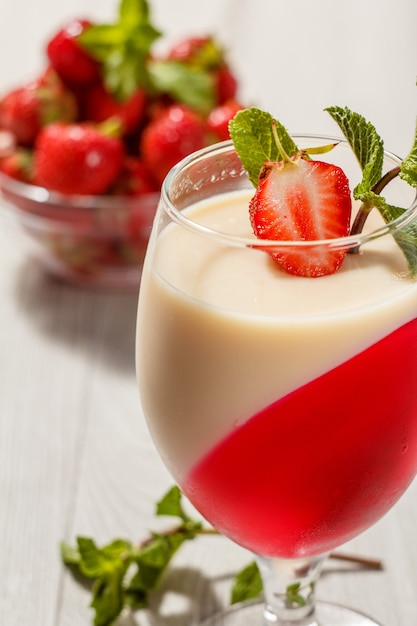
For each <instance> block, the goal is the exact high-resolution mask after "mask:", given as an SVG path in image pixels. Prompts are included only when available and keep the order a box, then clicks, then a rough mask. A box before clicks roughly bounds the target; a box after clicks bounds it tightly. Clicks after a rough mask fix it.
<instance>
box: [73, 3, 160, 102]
mask: <svg viewBox="0 0 417 626" xmlns="http://www.w3.org/2000/svg"><path fill="white" fill-rule="evenodd" d="M160 36H161V33H160V31H159V30H157V29H156V28H155V27H154V26H153V24H152V23H151V20H150V10H149V4H148V2H146V0H122V2H121V4H120V7H119V16H118V20H117V21H116V22H115V23H113V24H94V25H92V26H91V27H89V28H88V29H86V30H85V31H83V32H82V33H81V35H80V36H79V37H78V41H79V42H80V44H81V45H82V46H83V47H84V48H85V49H86V50H87V51H88V53H89V54H91V56H92V57H94V58H95V59H97V61H99V62H100V63H101V64H102V71H103V81H104V84H105V85H106V87H107V89H108V90H109V91H110V92H111V93H112V94H114V96H115V97H116V98H118V99H120V100H125V99H127V98H129V96H131V95H132V94H133V93H134V91H135V90H136V89H138V88H141V87H148V83H149V78H148V71H147V62H148V57H149V52H150V50H151V47H152V44H153V43H154V42H155V41H156V40H157V39H158V37H160Z"/></svg>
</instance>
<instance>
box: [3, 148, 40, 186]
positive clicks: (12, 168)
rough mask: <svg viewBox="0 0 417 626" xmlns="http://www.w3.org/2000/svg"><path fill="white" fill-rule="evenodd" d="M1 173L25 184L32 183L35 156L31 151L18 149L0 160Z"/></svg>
mask: <svg viewBox="0 0 417 626" xmlns="http://www.w3.org/2000/svg"><path fill="white" fill-rule="evenodd" d="M0 171H2V172H3V174H6V175H7V176H10V177H11V178H15V179H16V180H20V181H22V182H24V183H30V182H32V178H33V154H32V151H31V150H27V149H26V148H21V147H17V148H15V150H14V151H13V152H10V153H8V154H7V155H6V156H4V157H3V158H0Z"/></svg>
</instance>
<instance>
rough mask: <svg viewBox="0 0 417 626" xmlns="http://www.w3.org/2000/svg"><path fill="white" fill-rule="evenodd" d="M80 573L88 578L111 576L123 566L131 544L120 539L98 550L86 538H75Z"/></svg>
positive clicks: (130, 549) (92, 542)
mask: <svg viewBox="0 0 417 626" xmlns="http://www.w3.org/2000/svg"><path fill="white" fill-rule="evenodd" d="M77 544H78V550H79V553H80V571H81V572H82V573H83V574H84V576H87V577H88V578H97V577H99V576H103V575H106V574H111V573H112V572H114V571H115V570H117V569H118V568H119V567H120V565H121V564H123V563H124V562H125V561H126V560H127V558H126V557H128V556H129V555H130V553H131V551H132V544H131V543H130V542H128V541H124V540H122V539H116V540H115V541H112V543H110V544H108V545H107V546H104V548H98V547H97V545H96V544H95V542H94V541H93V540H92V539H90V538H88V537H77Z"/></svg>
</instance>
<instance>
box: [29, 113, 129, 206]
mask: <svg viewBox="0 0 417 626" xmlns="http://www.w3.org/2000/svg"><path fill="white" fill-rule="evenodd" d="M124 154H125V150H124V146H123V142H122V140H121V139H120V138H119V137H114V136H110V135H108V134H105V133H104V132H103V130H102V129H101V128H99V127H97V126H94V125H92V124H87V123H72V124H65V123H63V122H55V123H53V124H50V125H49V126H46V127H45V128H43V129H42V130H41V132H40V133H39V135H38V138H37V141H36V144H35V157H34V171H35V181H36V183H37V184H38V185H41V186H44V187H47V188H48V189H52V190H55V191H59V192H61V193H63V194H103V193H105V192H106V191H107V190H108V189H109V188H110V187H111V185H113V184H114V182H115V180H116V179H117V177H118V175H119V173H120V171H121V168H122V164H123V159H124Z"/></svg>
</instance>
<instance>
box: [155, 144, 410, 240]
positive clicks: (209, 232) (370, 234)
mask: <svg viewBox="0 0 417 626" xmlns="http://www.w3.org/2000/svg"><path fill="white" fill-rule="evenodd" d="M291 137H292V138H294V139H297V138H298V139H300V138H305V139H316V140H320V141H325V142H327V143H332V142H337V143H339V144H344V145H345V147H348V148H349V149H350V150H351V147H350V145H349V142H348V141H347V140H346V139H344V138H341V137H337V136H334V135H328V134H320V133H317V134H316V133H298V132H297V133H291ZM232 152H234V153H235V154H236V150H235V148H234V145H233V142H232V141H231V140H230V139H229V140H227V141H222V142H219V143H215V144H212V145H210V146H206V147H204V148H201V149H200V150H197V151H195V152H192V153H191V154H189V155H188V156H186V157H185V158H183V159H182V160H181V161H179V162H178V163H177V164H176V165H174V167H172V168H171V170H170V171H169V172H168V174H167V175H166V177H165V179H164V181H163V183H162V186H161V199H162V200H163V205H164V210H165V212H166V213H167V214H168V215H169V216H170V217H171V218H172V220H173V221H175V222H176V223H177V224H179V225H180V226H184V227H185V228H187V229H188V230H191V231H193V232H194V233H196V234H198V235H201V236H204V237H206V238H209V239H215V240H216V241H217V242H219V243H222V244H225V245H229V246H237V247H246V248H248V247H250V248H262V249H264V250H265V249H267V250H268V249H272V248H277V247H279V248H281V247H283V248H289V247H291V248H299V249H306V248H311V247H316V246H327V247H329V248H334V249H340V248H343V249H349V248H358V247H360V246H362V245H364V244H365V243H369V242H371V241H373V240H375V239H378V238H380V237H383V236H385V235H387V234H393V233H395V232H396V231H398V230H399V229H400V228H402V227H404V226H406V225H407V224H409V223H410V222H411V221H413V220H414V219H415V218H416V217H417V190H416V191H415V195H414V199H413V200H412V203H411V204H410V206H409V207H408V208H406V209H404V213H403V214H402V215H400V216H399V217H397V218H396V219H394V220H392V221H391V222H389V223H386V224H384V225H383V226H380V227H378V228H376V229H373V230H370V231H367V232H361V233H357V234H354V235H346V236H345V237H335V238H331V239H311V240H295V241H292V240H277V239H258V238H256V236H255V235H253V236H252V237H250V236H246V237H243V236H239V235H233V234H230V233H225V232H222V231H219V230H215V229H212V228H209V227H207V226H203V225H202V224H199V223H198V222H196V221H194V220H192V219H191V218H189V217H188V216H187V215H185V214H184V213H183V211H182V210H180V209H177V208H176V207H175V205H174V203H173V202H172V201H171V198H170V187H171V184H172V183H173V182H174V181H175V179H176V177H177V176H178V175H179V173H180V172H182V171H185V170H186V169H187V168H189V167H190V166H191V165H192V164H193V163H198V162H199V161H202V160H204V159H205V158H206V157H207V156H210V155H213V154H218V155H224V154H227V153H232ZM352 155H353V157H354V158H355V156H354V154H353V152H352ZM384 155H385V156H386V157H387V158H390V159H392V160H393V161H394V162H396V163H397V164H400V163H401V161H402V159H401V158H400V157H399V156H397V155H396V154H394V153H393V152H390V151H388V150H384ZM253 189H254V188H253Z"/></svg>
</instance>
